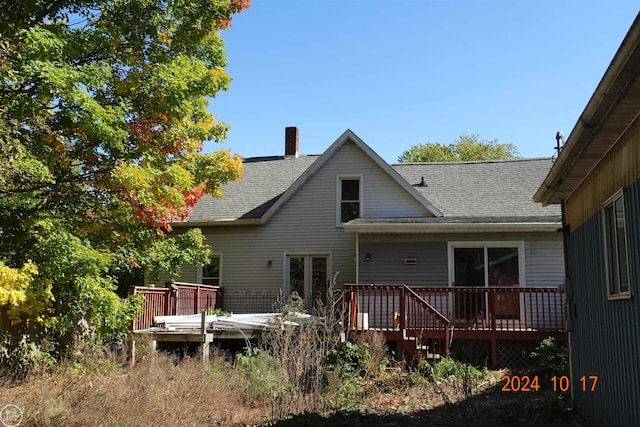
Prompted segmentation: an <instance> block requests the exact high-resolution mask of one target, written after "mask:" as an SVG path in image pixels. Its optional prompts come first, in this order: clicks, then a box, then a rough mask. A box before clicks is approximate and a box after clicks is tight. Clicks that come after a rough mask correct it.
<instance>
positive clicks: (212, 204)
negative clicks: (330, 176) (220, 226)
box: [185, 155, 320, 223]
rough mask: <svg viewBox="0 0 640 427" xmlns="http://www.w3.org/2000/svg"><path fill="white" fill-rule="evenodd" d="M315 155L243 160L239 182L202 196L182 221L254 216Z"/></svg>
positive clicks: (278, 193)
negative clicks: (217, 195) (213, 194)
mask: <svg viewBox="0 0 640 427" xmlns="http://www.w3.org/2000/svg"><path fill="white" fill-rule="evenodd" d="M318 157H320V156H319V155H301V156H299V157H297V158H296V157H283V156H273V157H251V158H247V159H244V161H243V166H244V174H243V176H242V179H241V180H239V181H233V182H230V183H228V184H225V185H224V186H222V192H223V194H224V197H222V198H221V199H216V198H214V197H211V196H209V195H206V196H204V197H202V199H201V200H200V201H199V202H198V205H197V206H196V207H195V208H194V209H193V211H192V212H191V215H189V216H188V217H187V219H186V220H185V222H190V223H191V222H197V223H203V222H210V221H225V220H238V219H258V218H260V217H261V216H262V215H263V214H264V213H265V212H266V211H267V209H269V208H270V207H271V206H272V205H273V204H274V203H275V202H276V201H277V200H278V198H279V197H280V196H281V195H282V193H284V192H285V191H286V190H287V189H288V188H289V187H290V186H291V184H293V182H294V181H295V180H296V179H298V177H300V175H302V174H303V173H304V171H306V170H307V169H308V168H309V166H311V165H312V164H313V162H315V161H316V160H317V159H318Z"/></svg>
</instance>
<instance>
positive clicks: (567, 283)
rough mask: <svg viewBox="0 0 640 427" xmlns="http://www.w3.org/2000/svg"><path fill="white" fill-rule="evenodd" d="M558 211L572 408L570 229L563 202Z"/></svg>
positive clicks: (573, 313) (572, 308) (573, 306)
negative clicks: (560, 223)
mask: <svg viewBox="0 0 640 427" xmlns="http://www.w3.org/2000/svg"><path fill="white" fill-rule="evenodd" d="M560 211H561V214H562V229H561V230H562V248H563V254H564V295H565V305H566V306H565V327H566V329H567V351H568V353H569V384H570V391H569V393H570V399H571V406H572V407H573V402H574V400H573V397H574V384H573V383H574V381H573V358H572V353H573V351H572V349H571V332H572V331H573V322H572V321H571V319H572V318H573V317H575V314H576V311H577V310H576V309H575V304H574V302H573V283H572V281H571V277H570V275H569V237H570V235H571V227H570V226H569V225H567V216H566V215H567V212H566V207H565V200H564V199H562V200H560Z"/></svg>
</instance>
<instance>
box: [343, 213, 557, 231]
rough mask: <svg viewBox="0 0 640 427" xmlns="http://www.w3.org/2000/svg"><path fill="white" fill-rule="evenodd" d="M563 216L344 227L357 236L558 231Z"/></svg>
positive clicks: (366, 221) (365, 221) (379, 221)
mask: <svg viewBox="0 0 640 427" xmlns="http://www.w3.org/2000/svg"><path fill="white" fill-rule="evenodd" d="M560 226H561V217H560V216H559V215H554V216H510V217H504V216H500V217H495V216H486V217H482V216H474V217H439V218H434V217H428V218H358V219H354V220H352V221H349V222H348V223H346V224H344V229H345V230H346V231H351V232H355V233H363V234H366V233H370V234H374V233H394V234H395V233H483V232H556V231H557V230H558V228H560Z"/></svg>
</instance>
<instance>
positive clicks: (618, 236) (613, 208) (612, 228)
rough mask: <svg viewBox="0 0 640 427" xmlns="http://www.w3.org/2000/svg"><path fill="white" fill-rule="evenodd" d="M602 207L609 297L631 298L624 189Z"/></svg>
mask: <svg viewBox="0 0 640 427" xmlns="http://www.w3.org/2000/svg"><path fill="white" fill-rule="evenodd" d="M602 209H603V221H604V225H603V228H604V249H605V265H606V271H607V286H608V289H609V290H608V292H609V298H610V299H617V298H629V297H630V296H631V286H630V280H629V262H628V257H627V230H626V221H625V212H624V193H623V191H622V190H620V191H618V192H617V193H616V194H615V195H614V196H613V197H611V198H610V199H609V200H608V201H607V202H606V203H605V204H604V205H603V208H602Z"/></svg>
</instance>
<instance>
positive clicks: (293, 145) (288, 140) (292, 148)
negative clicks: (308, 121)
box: [284, 126, 300, 157]
mask: <svg viewBox="0 0 640 427" xmlns="http://www.w3.org/2000/svg"><path fill="white" fill-rule="evenodd" d="M299 136H300V132H299V131H298V128H297V127H294V126H290V127H286V128H284V156H285V157H298V151H299V149H300V143H299Z"/></svg>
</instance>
